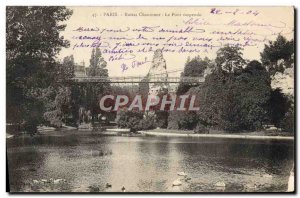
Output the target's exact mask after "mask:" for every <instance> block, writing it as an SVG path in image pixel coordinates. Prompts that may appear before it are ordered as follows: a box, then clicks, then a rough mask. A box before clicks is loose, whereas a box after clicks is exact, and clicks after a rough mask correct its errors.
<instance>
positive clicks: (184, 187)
mask: <svg viewBox="0 0 300 198" xmlns="http://www.w3.org/2000/svg"><path fill="white" fill-rule="evenodd" d="M294 14H295V13H294V7H292V6H290V7H288V6H286V7H213V6H212V7H155V6H153V7H134V6H132V7H68V6H66V7H63V6H57V7H52V6H51V7H49V6H33V7H32V6H7V7H6V129H7V130H6V148H7V150H6V152H7V172H8V184H7V185H8V188H9V190H8V191H9V192H99V193H101V192H117V193H128V192H161V193H170V192H185V193H191V192H224V193H226V192H240V193H242V192H294V191H295V187H294V180H295V179H294V169H295V167H294V164H295V156H294V153H295V143H294V134H295V124H294V123H295V116H294V115H295V114H294V110H295V101H294V99H295V97H294V79H295V77H294V67H295V65H294V62H295V58H294V48H295V42H294V29H295V27H294V17H295V16H294Z"/></svg>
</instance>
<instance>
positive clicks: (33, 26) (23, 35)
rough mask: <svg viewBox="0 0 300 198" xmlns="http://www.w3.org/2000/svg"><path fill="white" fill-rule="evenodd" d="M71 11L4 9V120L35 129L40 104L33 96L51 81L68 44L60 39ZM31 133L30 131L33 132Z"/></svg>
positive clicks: (59, 9)
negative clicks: (56, 59) (58, 56)
mask: <svg viewBox="0 0 300 198" xmlns="http://www.w3.org/2000/svg"><path fill="white" fill-rule="evenodd" d="M71 14H72V11H71V10H69V9H66V8H65V7H53V6H46V7H41V6H33V7H28V6H13V7H10V6H8V7H7V9H6V19H7V20H6V74H7V75H6V76H7V78H6V81H7V89H6V90H7V95H6V101H7V121H8V122H10V123H16V124H17V123H19V124H20V123H23V122H25V123H26V124H27V126H28V127H29V129H28V130H32V131H34V130H36V125H37V124H38V123H39V122H41V120H42V117H43V109H44V107H43V105H42V102H41V101H39V98H37V97H36V96H37V95H38V92H40V89H45V88H47V87H49V86H50V84H51V82H53V80H54V76H55V75H54V73H55V72H54V69H53V68H54V67H55V65H56V61H55V56H56V55H57V54H58V52H59V51H60V49H61V48H62V47H68V46H69V43H68V41H66V40H65V39H64V37H62V36H60V32H61V31H63V30H64V29H65V27H66V25H65V24H63V23H62V22H63V21H65V20H67V19H68V18H69V17H70V16H71ZM32 131H31V132H32Z"/></svg>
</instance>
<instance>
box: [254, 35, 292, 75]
mask: <svg viewBox="0 0 300 198" xmlns="http://www.w3.org/2000/svg"><path fill="white" fill-rule="evenodd" d="M260 56H261V61H262V64H263V65H264V66H265V67H266V68H267V69H268V70H269V71H271V73H276V72H277V71H280V72H283V71H284V68H282V65H280V64H277V62H278V61H279V60H281V59H282V60H284V61H285V66H286V67H291V65H292V63H293V62H294V40H293V39H292V40H290V41H288V40H287V39H286V38H285V37H283V36H282V35H278V37H277V39H276V40H275V41H270V42H269V44H266V45H265V48H264V50H263V52H262V53H260Z"/></svg>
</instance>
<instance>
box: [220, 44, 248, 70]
mask: <svg viewBox="0 0 300 198" xmlns="http://www.w3.org/2000/svg"><path fill="white" fill-rule="evenodd" d="M241 50H242V48H240V47H235V46H225V47H223V48H220V49H219V50H218V51H217V58H216V60H215V61H216V65H217V68H218V69H221V70H223V71H226V72H229V73H232V72H238V71H241V70H242V69H243V66H244V65H246V61H245V60H244V59H243V53H242V52H241Z"/></svg>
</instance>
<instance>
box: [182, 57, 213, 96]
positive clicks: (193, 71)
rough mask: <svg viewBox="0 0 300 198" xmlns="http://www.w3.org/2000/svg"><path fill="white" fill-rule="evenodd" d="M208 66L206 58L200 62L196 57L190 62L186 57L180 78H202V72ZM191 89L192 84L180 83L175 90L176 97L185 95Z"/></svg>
mask: <svg viewBox="0 0 300 198" xmlns="http://www.w3.org/2000/svg"><path fill="white" fill-rule="evenodd" d="M209 64H210V62H209V59H207V58H206V59H205V60H202V59H201V58H200V57H199V56H196V57H195V58H193V59H191V60H190V58H189V57H188V59H187V62H186V64H185V66H184V70H183V73H182V74H181V77H199V78H200V77H203V76H204V71H205V69H207V68H208V66H209ZM191 87H193V85H192V83H187V82H182V81H181V82H180V84H179V86H178V88H177V95H181V94H184V93H186V92H187V91H188V90H189V89H190V88H191Z"/></svg>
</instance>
